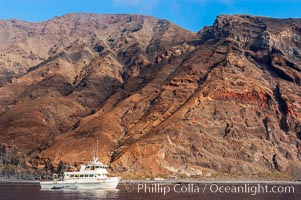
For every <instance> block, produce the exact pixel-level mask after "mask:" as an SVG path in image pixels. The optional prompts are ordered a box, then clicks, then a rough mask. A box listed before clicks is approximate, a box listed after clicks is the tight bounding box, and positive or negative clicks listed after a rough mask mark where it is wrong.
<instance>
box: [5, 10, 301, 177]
mask: <svg viewBox="0 0 301 200" xmlns="http://www.w3.org/2000/svg"><path fill="white" fill-rule="evenodd" d="M0 24H1V25H2V26H1V27H2V29H0V32H1V34H2V40H3V41H5V42H4V43H1V45H0V48H1V63H0V72H1V75H0V79H1V81H0V82H1V87H0V105H1V106H0V141H1V142H5V143H7V144H9V145H16V146H17V147H18V149H20V151H22V153H23V154H25V155H26V159H27V160H28V166H30V167H31V168H36V169H41V170H43V168H47V169H50V168H51V169H53V170H56V167H57V166H58V165H61V163H62V162H64V163H68V164H78V163H80V162H83V161H85V160H88V159H89V158H90V157H91V156H92V155H93V147H94V146H95V141H96V140H99V143H100V148H99V156H100V158H101V159H102V160H103V161H105V162H106V163H110V165H111V170H112V171H113V173H115V174H120V175H122V176H124V177H136V178H137V177H140V178H141V177H154V176H163V177H169V176H178V177H201V178H206V177H219V178H227V177H249V178H282V179H291V178H293V179H299V178H300V177H301V173H300V170H301V141H300V140H301V124H300V122H301V115H300V113H301V112H300V111H301V106H300V103H301V98H300V96H301V93H300V91H301V90H300V84H301V82H300V77H301V73H300V72H301V53H300V52H301V42H300V41H301V20H299V19H271V18H264V17H254V16H249V15H234V16H227V15H226V16H219V17H217V19H216V21H215V23H214V25H213V26H210V27H205V28H204V29H203V30H201V31H199V32H198V33H196V34H195V33H192V32H189V31H187V30H184V29H182V28H180V27H178V26H176V25H174V24H172V23H171V22H168V21H166V20H159V19H155V18H152V17H145V16H139V15H94V14H69V15H65V16H62V17H57V18H54V19H52V20H49V21H45V22H41V23H27V22H20V21H17V20H11V21H2V22H1V23H0ZM16 30H17V31H16ZM12 32H14V33H15V35H14V37H13V38H11V33H12ZM4 36H5V37H4ZM6 37H8V38H6ZM16 63H17V64H16ZM18 63H19V64H18ZM50 166H51V167H50Z"/></svg>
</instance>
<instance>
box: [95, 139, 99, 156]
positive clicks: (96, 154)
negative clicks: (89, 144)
mask: <svg viewBox="0 0 301 200" xmlns="http://www.w3.org/2000/svg"><path fill="white" fill-rule="evenodd" d="M95 157H96V159H98V140H97V142H96V152H95Z"/></svg>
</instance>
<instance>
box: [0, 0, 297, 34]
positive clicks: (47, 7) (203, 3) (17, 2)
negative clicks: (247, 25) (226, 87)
mask: <svg viewBox="0 0 301 200" xmlns="http://www.w3.org/2000/svg"><path fill="white" fill-rule="evenodd" d="M0 1H1V6H0V19H11V18H15V19H21V20H25V21H34V22H36V21H42V20H46V19H50V18H52V17H54V16H61V15H64V14H66V13H70V12H72V13H74V12H90V13H107V14H110V13H122V14H124V13H130V14H144V15H151V16H155V17H158V18H164V19H168V20H170V21H172V22H174V23H176V24H178V25H180V26H182V27H184V28H186V29H189V30H192V31H198V30H200V29H201V28H202V27H203V26H204V25H211V24H212V23H213V21H214V19H215V18H216V16H217V15H220V14H252V15H260V16H271V17H279V18H288V17H294V18H300V17H301V0H253V1H252V0H215V1H214V0H211V1H210V0H174V1H172V0H0Z"/></svg>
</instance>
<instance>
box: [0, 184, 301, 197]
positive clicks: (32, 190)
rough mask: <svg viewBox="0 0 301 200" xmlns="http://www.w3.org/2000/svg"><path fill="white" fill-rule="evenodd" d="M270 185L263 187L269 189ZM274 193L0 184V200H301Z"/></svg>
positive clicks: (236, 187)
mask: <svg viewBox="0 0 301 200" xmlns="http://www.w3.org/2000/svg"><path fill="white" fill-rule="evenodd" d="M273 186H274V185H272V184H269V185H267V187H268V189H271V188H272V187H273ZM276 186H277V187H276V189H275V191H276V192H272V191H271V190H270V191H268V192H265V191H263V190H264V187H266V186H265V185H261V186H260V187H259V186H258V185H257V184H214V183H211V184H173V185H165V184H137V183H136V184H119V186H118V188H117V189H112V190H40V187H39V185H31V184H15V183H9V184H7V183H1V184H0V199H1V200H27V199H28V200H77V199H83V200H84V199H85V200H89V199H124V200H131V199H133V200H138V199H142V200H153V199H158V200H159V199H160V200H161V199H174V200H177V199H179V200H183V199H196V200H200V199H212V200H213V199H214V200H215V199H223V200H224V199H234V200H235V199H237V200H243V199H247V200H248V199H256V200H261V199H283V200H288V199H298V200H300V199H301V185H293V187H294V191H290V192H288V190H286V189H285V187H286V186H289V187H291V186H292V185H281V186H279V185H276Z"/></svg>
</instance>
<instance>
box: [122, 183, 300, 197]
mask: <svg viewBox="0 0 301 200" xmlns="http://www.w3.org/2000/svg"><path fill="white" fill-rule="evenodd" d="M126 189H127V190H128V191H129V192H134V191H136V192H138V193H146V194H163V195H167V194H169V193H172V192H173V193H179V194H180V193H182V194H183V193H191V194H197V193H213V194H250V195H257V194H265V193H270V194H273V193H274V194H277V193H279V194H281V193H282V194H293V193H295V188H294V186H281V185H267V184H247V183H246V184H241V185H224V184H216V183H212V184H205V185H199V184H174V185H165V184H160V183H156V184H137V185H135V186H134V185H127V186H126Z"/></svg>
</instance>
